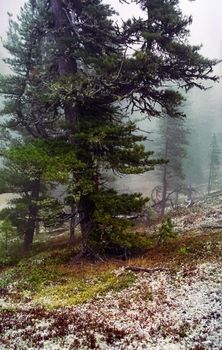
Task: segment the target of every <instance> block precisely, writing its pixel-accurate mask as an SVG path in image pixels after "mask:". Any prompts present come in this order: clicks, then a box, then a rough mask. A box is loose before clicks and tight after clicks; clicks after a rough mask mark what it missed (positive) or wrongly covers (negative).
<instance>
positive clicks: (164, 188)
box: [157, 116, 188, 215]
mask: <svg viewBox="0 0 222 350" xmlns="http://www.w3.org/2000/svg"><path fill="white" fill-rule="evenodd" d="M158 131H159V133H158V138H157V142H158V146H157V148H158V151H159V153H160V155H161V157H163V158H164V159H165V160H166V163H165V164H163V165H162V166H161V167H160V169H159V171H158V177H159V179H160V183H161V198H160V201H159V207H160V213H161V215H164V213H165V209H166V206H167V204H170V202H171V204H173V205H178V196H179V193H181V192H184V190H185V186H186V184H185V176H184V171H183V161H184V158H185V157H186V145H187V133H188V131H187V129H186V126H185V122H184V120H181V119H176V120H174V119H172V118H171V117H170V116H166V117H165V118H164V119H162V120H160V121H159V129H158Z"/></svg>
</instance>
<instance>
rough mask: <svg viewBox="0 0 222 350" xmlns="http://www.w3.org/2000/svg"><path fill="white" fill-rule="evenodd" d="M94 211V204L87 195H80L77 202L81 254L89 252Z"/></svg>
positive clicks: (93, 224)
mask: <svg viewBox="0 0 222 350" xmlns="http://www.w3.org/2000/svg"><path fill="white" fill-rule="evenodd" d="M94 211H95V203H94V202H93V201H92V200H91V199H90V198H89V196H88V195H85V196H84V195H82V196H81V198H80V201H79V220H80V227H81V232H82V242H83V253H86V254H87V253H88V251H89V245H88V242H89V234H90V233H91V232H92V231H93V230H95V226H96V223H95V220H94V218H93V214H94Z"/></svg>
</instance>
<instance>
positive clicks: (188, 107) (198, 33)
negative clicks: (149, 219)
mask: <svg viewBox="0 0 222 350" xmlns="http://www.w3.org/2000/svg"><path fill="white" fill-rule="evenodd" d="M105 2H107V3H109V4H111V5H112V7H113V8H114V9H115V10H116V11H117V12H119V14H120V16H121V18H122V19H126V18H128V17H130V16H135V17H139V16H141V15H142V12H141V11H140V9H139V7H138V6H137V5H135V4H133V5H130V6H126V5H123V4H121V3H120V2H119V1H118V0H106V1H105ZM23 4H24V0H16V1H15V0H7V1H6V0H2V1H1V6H0V8H1V18H0V34H1V36H2V38H3V40H4V38H5V37H6V31H7V26H8V16H7V12H9V13H12V14H13V15H14V17H15V16H17V15H18V13H19V9H20V6H22V5H23ZM180 6H181V9H182V12H183V13H184V14H185V15H192V17H193V23H192V25H191V27H190V33H191V34H190V38H189V41H190V43H192V44H198V45H199V44H201V45H202V48H201V53H202V54H203V55H204V56H206V57H209V58H217V59H220V58H222V35H221V33H222V1H221V0H213V1H212V0H196V1H189V0H181V1H180ZM4 57H7V53H6V51H5V50H4V49H3V47H2V45H1V47H0V59H1V60H0V72H1V73H6V72H9V69H8V68H7V66H6V65H5V64H4V62H3V61H2V59H3V58H4ZM215 72H216V73H217V74H221V73H222V65H221V64H219V65H218V66H217V68H216V70H215ZM186 97H187V102H186V103H185V104H184V107H183V108H184V111H185V112H186V114H187V127H188V129H189V130H190V142H189V145H188V146H187V150H186V152H187V158H186V160H184V172H185V175H186V178H187V182H189V183H192V184H194V185H196V184H198V183H207V176H208V168H209V154H210V143H211V137H212V135H213V134H214V133H215V134H217V136H218V139H219V143H220V144H221V146H222V142H221V134H222V107H221V99H222V89H221V83H218V84H214V86H213V87H212V88H211V89H210V90H207V91H199V90H197V89H194V90H192V92H190V93H189V94H188V95H187V96H186ZM142 127H143V129H145V130H147V131H152V132H153V134H151V136H150V138H151V139H155V138H156V136H157V134H158V126H157V123H156V122H152V123H150V122H149V121H145V122H143V124H142ZM146 147H147V148H149V149H155V145H154V143H153V142H147V144H146ZM194 150H195V152H194ZM197 160H198V162H197ZM190 164H196V166H198V167H199V170H198V171H197V169H196V170H195V169H194V168H193V165H192V166H191V165H190ZM155 181H156V180H155V173H152V174H150V173H149V174H146V175H143V176H140V177H138V176H132V177H128V178H124V179H122V180H121V181H119V182H118V187H119V188H121V189H122V190H131V191H134V190H136V191H142V192H144V193H146V194H149V193H150V191H151V189H152V188H153V186H155V184H156V183H155Z"/></svg>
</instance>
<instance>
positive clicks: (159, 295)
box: [0, 262, 222, 350]
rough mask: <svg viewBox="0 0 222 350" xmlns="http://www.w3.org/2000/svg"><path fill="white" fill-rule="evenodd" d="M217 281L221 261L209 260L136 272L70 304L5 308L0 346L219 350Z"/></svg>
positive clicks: (221, 280)
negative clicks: (119, 287)
mask: <svg viewBox="0 0 222 350" xmlns="http://www.w3.org/2000/svg"><path fill="white" fill-rule="evenodd" d="M122 273H127V272H126V271H125V270H124V268H121V269H119V270H117V271H116V274H122ZM221 286H222V274H221V263H220V262H208V263H204V264H201V265H198V266H197V267H187V266H186V267H184V268H182V269H181V270H180V271H178V272H177V273H171V272H170V271H164V272H153V273H145V272H144V273H137V279H136V282H135V283H134V284H132V285H131V287H129V288H127V289H124V290H123V291H121V292H118V293H114V292H110V293H108V294H107V295H105V296H101V297H98V298H96V299H94V300H92V301H90V302H88V303H86V304H83V305H79V306H76V307H72V308H66V309H59V310H54V311H46V310H44V309H42V308H36V307H34V306H32V307H31V306H30V305H26V306H25V305H23V307H22V306H20V309H17V310H5V311H2V312H1V313H0V317H1V322H0V325H1V327H0V328H1V332H2V337H1V338H0V349H1V350H6V349H7V350H8V349H10V350H13V349H14V350H36V349H44V350H60V349H64V350H71V349H79V350H80V349H81V350H84V349H85V350H86V349H101V350H109V349H116V350H133V349H137V350H140V349H141V350H142V349H146V350H189V349H190V350H191V349H192V350H210V349H212V350H221V349H222V290H221Z"/></svg>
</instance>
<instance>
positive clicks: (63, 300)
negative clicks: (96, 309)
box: [34, 272, 135, 309]
mask: <svg viewBox="0 0 222 350" xmlns="http://www.w3.org/2000/svg"><path fill="white" fill-rule="evenodd" d="M134 281H135V276H134V275H133V274H132V273H127V274H123V275H120V276H116V275H115V274H114V273H107V272H106V273H102V274H100V275H99V276H98V277H96V278H95V277H94V278H82V279H78V278H76V277H75V278H70V279H68V280H67V283H65V284H63V285H56V286H50V287H47V288H44V289H43V290H42V291H41V292H40V293H37V294H36V295H35V297H34V301H35V302H37V303H40V304H42V305H44V306H45V307H47V308H50V309H53V308H58V307H63V306H71V305H76V304H82V303H84V302H87V301H88V300H90V299H93V298H95V297H97V296H99V295H103V294H106V293H107V292H109V291H115V292H119V291H121V290H122V289H125V288H127V287H128V286H129V285H130V284H131V283H133V282H134Z"/></svg>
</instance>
